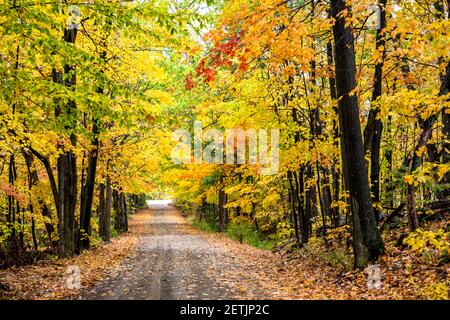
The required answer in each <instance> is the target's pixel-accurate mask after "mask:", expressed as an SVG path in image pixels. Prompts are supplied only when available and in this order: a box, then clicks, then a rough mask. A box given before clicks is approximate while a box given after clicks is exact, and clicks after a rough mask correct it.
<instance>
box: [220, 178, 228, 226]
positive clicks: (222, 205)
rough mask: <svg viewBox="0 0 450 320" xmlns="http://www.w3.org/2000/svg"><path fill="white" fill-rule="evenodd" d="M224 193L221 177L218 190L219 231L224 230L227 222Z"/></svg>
mask: <svg viewBox="0 0 450 320" xmlns="http://www.w3.org/2000/svg"><path fill="white" fill-rule="evenodd" d="M226 204H227V203H226V194H225V190H224V186H223V178H222V177H221V186H220V190H219V232H224V231H225V228H226V224H227V209H226V208H225V205H226Z"/></svg>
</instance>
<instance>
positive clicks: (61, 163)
mask: <svg viewBox="0 0 450 320" xmlns="http://www.w3.org/2000/svg"><path fill="white" fill-rule="evenodd" d="M76 36H77V30H76V29H65V30H64V41H66V42H68V43H71V44H74V43H75V40H76ZM74 71H75V67H74V66H71V65H67V64H66V65H65V66H64V74H65V79H63V77H62V75H61V73H59V72H57V71H55V70H54V72H53V80H54V81H55V82H58V83H63V84H64V85H66V86H67V87H70V88H72V90H75V84H76V77H75V72H74ZM62 111H63V110H61V106H57V107H56V109H55V116H56V117H59V116H64V117H65V122H66V125H65V129H66V130H67V131H68V132H70V141H71V144H72V146H76V136H75V134H74V133H73V129H74V128H75V126H76V123H75V120H74V118H75V116H74V114H75V112H76V103H75V101H73V100H71V101H69V102H68V103H67V105H66V106H65V110H64V114H63V112H62ZM58 149H59V150H61V151H62V154H61V155H60V156H59V157H58V160H57V171H58V189H59V190H58V191H59V197H58V204H57V206H58V207H59V210H58V211H59V215H58V220H59V221H58V233H59V243H58V255H59V257H61V258H63V257H69V256H71V255H73V253H74V252H75V207H76V203H77V165H76V157H75V154H74V152H73V151H72V150H64V146H63V145H61V144H60V145H58Z"/></svg>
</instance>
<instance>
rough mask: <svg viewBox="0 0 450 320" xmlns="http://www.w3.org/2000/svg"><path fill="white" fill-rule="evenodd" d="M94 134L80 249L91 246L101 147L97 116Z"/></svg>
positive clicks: (82, 208)
mask: <svg viewBox="0 0 450 320" xmlns="http://www.w3.org/2000/svg"><path fill="white" fill-rule="evenodd" d="M92 134H93V135H94V137H93V138H92V141H91V147H92V149H91V151H90V152H89V158H88V168H87V177H86V182H85V185H84V187H83V199H81V210H80V236H79V241H80V243H79V248H80V249H87V248H89V236H90V234H91V216H92V203H93V199H94V187H95V173H96V171H97V159H98V148H99V140H98V135H99V128H98V119H97V118H96V117H95V116H94V119H93V125H92ZM83 235H84V236H83Z"/></svg>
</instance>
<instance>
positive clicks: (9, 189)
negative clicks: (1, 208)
mask: <svg viewBox="0 0 450 320" xmlns="http://www.w3.org/2000/svg"><path fill="white" fill-rule="evenodd" d="M0 190H1V191H3V192H4V193H5V194H6V195H7V196H12V197H13V198H14V199H16V201H18V202H24V196H23V195H22V194H21V193H20V192H19V191H17V190H16V188H15V187H14V186H13V185H12V184H9V183H6V182H2V183H0Z"/></svg>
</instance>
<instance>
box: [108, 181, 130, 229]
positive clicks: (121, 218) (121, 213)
mask: <svg viewBox="0 0 450 320" xmlns="http://www.w3.org/2000/svg"><path fill="white" fill-rule="evenodd" d="M112 197H113V206H114V228H115V229H116V230H117V231H119V232H120V233H123V232H126V231H128V220H127V205H126V200H125V194H124V193H123V192H122V191H120V192H119V191H117V190H115V189H114V190H113V192H112Z"/></svg>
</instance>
